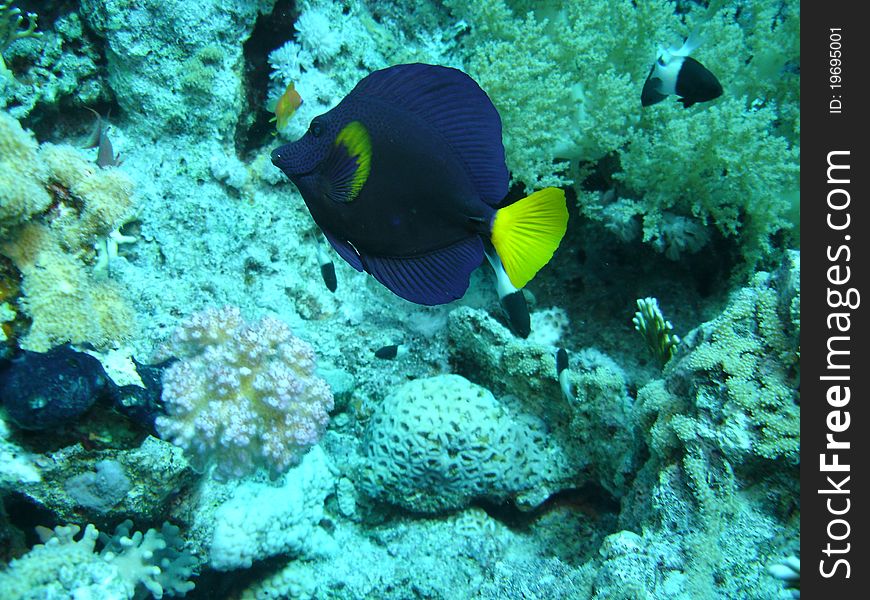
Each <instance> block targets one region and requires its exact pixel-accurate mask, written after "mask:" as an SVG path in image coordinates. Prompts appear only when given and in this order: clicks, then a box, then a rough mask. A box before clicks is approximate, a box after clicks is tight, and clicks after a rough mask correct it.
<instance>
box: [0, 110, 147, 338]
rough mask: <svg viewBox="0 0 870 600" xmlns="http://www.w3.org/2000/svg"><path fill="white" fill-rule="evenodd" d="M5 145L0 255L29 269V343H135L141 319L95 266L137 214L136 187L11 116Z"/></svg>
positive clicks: (0, 134)
mask: <svg viewBox="0 0 870 600" xmlns="http://www.w3.org/2000/svg"><path fill="white" fill-rule="evenodd" d="M0 147H2V148H3V152H2V154H0V155H2V157H3V159H2V160H3V161H4V162H3V165H2V168H0V231H3V232H4V237H3V240H2V242H0V253H2V254H3V255H4V256H7V257H8V258H10V259H11V260H12V262H13V263H14V265H15V267H16V268H17V269H18V270H19V271H20V272H21V275H22V283H21V291H22V294H23V297H22V298H21V300H20V303H19V304H20V308H22V309H23V312H24V313H25V314H26V315H27V316H28V317H29V318H30V319H31V321H32V322H31V325H30V330H29V331H28V333H27V335H26V336H24V338H23V339H22V340H21V346H22V347H24V348H28V349H31V350H37V351H46V350H48V349H50V348H51V347H53V346H56V345H58V344H62V343H64V342H74V343H82V342H89V343H91V344H93V345H94V346H96V347H99V348H106V347H109V346H111V345H113V344H117V343H119V342H121V341H123V340H125V339H128V338H129V337H130V336H132V335H133V334H134V332H135V331H136V320H135V317H134V314H133V310H132V307H131V306H130V305H129V303H128V301H127V300H126V298H125V294H124V291H123V290H122V289H121V288H120V287H119V286H118V285H117V283H116V282H114V281H112V280H107V279H105V278H103V277H101V276H99V274H97V273H95V272H94V270H93V269H92V268H91V267H92V263H93V262H94V260H95V259H96V254H95V247H96V246H97V245H98V242H99V241H100V240H101V239H102V238H105V237H106V236H108V235H109V233H110V232H111V231H113V230H116V229H118V228H119V227H120V226H121V225H122V224H123V223H124V222H126V221H127V220H128V219H130V218H131V216H132V204H133V199H132V182H131V181H130V179H129V178H128V176H127V175H126V174H125V173H124V172H123V171H121V170H119V169H116V168H107V169H101V168H98V167H97V166H96V165H94V164H91V163H89V162H88V161H87V160H85V158H83V157H82V154H81V153H80V152H79V151H78V150H76V149H75V148H73V147H71V146H66V145H55V144H49V143H45V144H42V145H37V143H36V142H35V140H34V139H33V137H32V134H30V133H29V132H26V131H24V130H23V129H22V128H21V126H20V125H19V124H18V122H17V121H16V120H15V119H13V118H11V117H10V116H9V115H7V114H5V113H0Z"/></svg>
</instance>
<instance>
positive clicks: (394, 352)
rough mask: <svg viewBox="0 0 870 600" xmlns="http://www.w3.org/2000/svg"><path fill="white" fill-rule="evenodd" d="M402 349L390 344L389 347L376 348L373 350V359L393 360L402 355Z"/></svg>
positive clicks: (397, 345)
mask: <svg viewBox="0 0 870 600" xmlns="http://www.w3.org/2000/svg"><path fill="white" fill-rule="evenodd" d="M403 350H404V349H403V348H402V346H401V345H399V344H391V345H389V346H384V347H382V348H378V349H377V350H375V357H376V358H382V359H384V360H393V359H394V358H396V357H397V356H399V354H404V351H403Z"/></svg>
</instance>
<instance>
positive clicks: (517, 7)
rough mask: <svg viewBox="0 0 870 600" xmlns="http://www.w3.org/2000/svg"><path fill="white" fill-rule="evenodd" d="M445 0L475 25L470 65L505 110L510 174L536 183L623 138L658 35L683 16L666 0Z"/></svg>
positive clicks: (566, 176) (467, 54) (468, 42)
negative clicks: (538, 0) (564, 0)
mask: <svg viewBox="0 0 870 600" xmlns="http://www.w3.org/2000/svg"><path fill="white" fill-rule="evenodd" d="M444 4H445V5H446V6H447V7H448V8H450V9H451V11H452V13H453V15H454V16H455V17H457V18H460V19H463V20H464V21H465V22H467V23H468V24H469V25H470V31H469V34H468V35H467V36H465V37H463V38H462V47H461V48H460V53H461V55H462V56H463V58H464V68H465V70H466V71H467V72H468V73H469V74H470V75H471V76H472V77H474V78H475V79H476V80H477V81H478V82H479V83H480V85H481V87H482V88H483V89H484V90H486V91H487V93H488V94H489V95H490V97H491V98H492V100H493V103H494V104H495V106H496V108H498V110H499V113H500V114H501V117H502V123H503V126H504V143H505V152H506V155H507V163H508V168H509V169H510V171H511V173H512V176H513V180H514V182H520V183H523V184H525V185H526V186H528V187H532V188H537V187H541V186H545V185H565V184H569V183H571V181H572V175H571V173H570V170H571V165H572V163H571V161H574V162H575V163H576V161H577V160H581V159H582V160H597V159H599V158H601V157H602V156H604V155H605V154H607V153H608V152H610V151H612V150H614V149H616V148H618V147H619V146H621V145H622V144H624V143H625V141H626V140H627V139H628V135H629V134H630V133H631V131H632V130H633V128H634V127H635V126H636V124H637V122H638V116H639V110H638V109H639V94H640V92H639V90H640V85H641V84H642V83H643V78H644V77H645V76H646V72H647V70H648V69H649V64H650V63H651V61H652V58H653V51H654V49H655V43H656V40H657V37H658V36H659V35H663V34H666V32H669V31H671V30H672V29H673V26H674V25H678V20H677V19H676V17H675V15H674V14H673V7H672V6H671V5H669V4H668V3H666V2H661V1H654V2H642V3H637V5H635V4H634V3H632V2H630V1H629V0H622V1H619V2H594V1H578V2H572V3H566V4H565V5H564V6H562V3H553V2H543V3H522V2H513V3H508V2H505V1H503V0H487V1H483V2H462V1H460V0H446V1H445V2H444ZM533 8H534V10H532V9H533ZM614 31H619V34H618V35H614V34H613V32H614Z"/></svg>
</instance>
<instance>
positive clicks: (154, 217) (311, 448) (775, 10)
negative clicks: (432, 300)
mask: <svg viewBox="0 0 870 600" xmlns="http://www.w3.org/2000/svg"><path fill="white" fill-rule="evenodd" d="M13 3H14V4H16V5H17V6H18V7H20V8H21V11H22V13H26V12H28V11H29V10H30V11H32V10H35V11H37V12H38V13H39V20H38V27H36V28H34V27H33V26H34V25H35V23H36V21H35V19H28V18H25V19H23V20H22V21H20V22H19V21H18V17H19V16H21V17H23V16H24V14H21V15H18V14H17V13H16V12H15V11H14V10H13V7H12V4H13ZM13 3H10V2H8V1H5V0H0V51H2V58H3V60H2V61H0V254H2V257H0V332H2V333H0V370H3V369H11V368H13V362H12V361H13V360H15V357H16V356H22V355H23V356H24V357H26V356H29V354H28V353H29V352H47V351H50V350H51V349H52V348H54V347H56V346H58V345H62V344H65V343H68V342H69V343H72V344H73V345H74V346H76V349H77V350H79V351H87V352H88V353H89V354H92V355H93V356H94V357H95V358H97V359H98V360H99V361H100V362H101V363H102V364H103V366H104V368H105V371H106V374H107V375H108V377H109V378H111V379H113V380H114V383H109V382H107V385H109V386H110V387H111V388H112V390H113V394H112V395H113V396H114V397H113V400H114V404H111V405H110V403H108V402H101V401H99V400H100V398H97V397H96V395H95V394H96V392H95V391H94V390H93V389H91V390H84V391H83V392H84V393H83V397H82V398H81V400H82V402H81V403H79V408H81V407H84V406H90V408H89V409H87V410H86V411H85V412H84V413H83V414H80V415H79V416H78V417H76V418H75V420H73V415H72V413H69V414H66V417H65V418H55V419H54V420H51V421H46V423H47V428H43V429H41V430H32V429H28V428H27V427H28V425H27V422H26V420H22V419H20V418H16V419H13V418H12V417H15V416H16V415H15V414H12V413H14V412H15V411H14V410H10V405H7V406H6V408H5V409H4V411H2V412H3V414H0V493H2V498H0V499H2V502H3V504H2V508H0V548H2V549H3V558H4V561H9V564H8V566H7V567H6V568H5V570H3V571H2V572H0V589H2V592H0V595H4V594H5V595H10V596H12V597H36V596H38V597H52V596H54V597H72V596H75V597H86V596H100V597H103V596H109V597H120V598H126V597H137V598H141V597H143V596H148V595H152V596H155V597H160V596H161V595H164V596H169V595H172V594H176V595H181V594H184V593H185V592H190V588H191V587H192V584H191V583H189V580H190V579H191V577H192V576H193V573H194V572H195V571H196V568H197V567H199V568H201V569H202V570H203V574H202V584H201V585H200V584H199V583H198V584H197V586H198V588H200V589H196V590H195V591H194V592H193V595H195V596H197V597H198V596H200V595H202V596H206V595H207V596H220V597H240V598H276V597H287V598H304V599H314V598H351V597H353V598H384V599H395V600H398V599H405V598H421V597H425V598H432V599H433V600H435V599H438V600H441V599H450V600H454V599H461V598H478V599H480V600H496V599H498V600H504V599H505V598H519V597H526V598H554V599H555V598H560V599H565V600H568V599H576V598H599V599H602V600H604V599H611V598H639V597H644V598H651V599H656V600H658V599H662V600H663V599H666V598H667V599H669V600H670V599H677V600H683V599H686V598H711V597H716V598H750V599H759V600H761V599H765V600H766V599H769V598H786V597H793V595H794V594H796V593H799V590H798V589H795V588H796V586H799V558H797V557H798V556H799V551H800V504H799V501H798V498H799V492H800V484H799V478H798V475H799V451H800V437H799V417H800V397H799V384H800V381H799V371H800V346H799V335H800V270H799V267H800V264H799V263H800V254H799V250H798V249H797V248H799V242H800V239H799V235H798V228H797V224H798V222H799V217H800V215H799V189H798V178H797V174H798V170H797V169H798V158H799V152H800V110H799V109H800V94H799V89H800V88H799V83H800V46H799V24H800V19H799V17H800V6H799V3H798V2H797V1H796V0H782V1H780V2H773V3H764V2H760V1H758V0H723V1H717V2H710V3H698V2H685V1H683V0H637V1H632V0H615V1H613V2H602V1H598V0H571V1H570V2H561V1H556V0H480V1H475V2H466V1H462V0H439V1H430V0H426V1H414V0H339V1H335V0H296V1H293V0H256V1H255V2H244V3H226V2H218V0H170V1H168V2H166V1H160V0H138V1H136V2H131V1H130V0H81V1H80V2H53V3H42V4H40V5H39V7H37V8H33V7H34V6H35V4H34V3H32V2H30V3H25V2H23V1H22V2H13ZM28 30H30V31H31V32H32V33H36V32H39V34H40V35H38V36H25V37H20V35H21V34H25V33H27V32H28ZM690 34H697V37H698V38H699V39H702V40H703V41H702V43H701V45H700V46H698V48H697V49H696V50H694V51H693V54H692V56H693V57H697V59H698V60H699V61H701V62H702V63H703V64H704V65H705V66H706V67H707V68H709V69H710V70H711V71H712V72H713V73H714V74H715V76H716V77H717V78H718V79H719V80H720V81H721V83H722V86H723V95H722V96H721V97H720V98H717V99H714V100H712V101H710V102H703V103H699V104H696V105H694V106H691V107H689V108H683V106H681V105H680V104H679V103H678V102H677V101H676V99H675V97H674V96H670V97H668V98H666V99H665V100H663V101H662V102H660V103H658V104H656V105H655V106H648V107H642V106H641V101H640V97H641V90H642V88H643V84H644V81H645V79H646V77H647V75H648V74H649V72H650V68H651V66H652V64H653V61H654V60H655V57H656V48H657V46H658V45H659V44H661V45H662V46H665V47H668V46H679V45H680V44H681V43H682V41H683V40H684V39H686V38H687V37H688V36H689V35H690ZM412 62H425V63H430V64H440V65H446V66H451V67H456V68H460V69H462V70H463V71H465V72H467V73H469V74H470V75H471V76H472V77H473V78H474V79H475V80H476V81H478V82H479V83H480V85H481V87H482V88H483V89H484V90H485V91H486V93H487V94H488V95H489V96H490V98H491V99H492V101H493V103H494V105H495V106H496V107H497V109H498V111H499V114H500V116H501V121H502V130H503V141H504V147H505V152H506V161H507V166H508V168H509V170H510V173H511V183H512V187H511V190H510V192H509V194H508V197H507V198H506V199H505V203H508V202H510V201H512V200H513V199H514V198H515V197H517V196H518V195H519V194H521V192H522V188H538V187H541V186H544V185H557V186H560V187H562V188H563V189H565V191H566V194H567V197H568V198H569V199H571V202H572V203H573V202H575V199H576V205H574V209H573V212H574V213H575V215H572V218H571V220H570V223H569V226H568V231H567V233H566V237H565V241H564V243H563V244H562V247H561V248H560V249H559V251H558V252H557V253H556V255H555V256H554V257H553V261H552V262H551V263H550V265H549V266H548V267H547V268H546V269H544V270H542V271H541V273H540V275H539V277H537V278H536V279H535V281H534V282H533V284H532V285H530V286H528V287H527V288H525V289H524V290H523V292H522V293H523V294H524V296H525V298H526V301H527V303H528V306H529V308H530V310H531V318H530V320H531V325H532V332H531V334H530V335H529V337H528V339H525V340H523V339H519V338H517V337H516V336H514V335H512V333H511V332H510V330H509V329H508V328H507V327H506V325H505V318H504V314H503V313H502V311H501V308H500V306H499V301H498V297H497V294H496V292H495V290H494V289H493V285H492V274H491V272H490V271H488V270H487V269H486V267H484V268H482V269H479V270H477V271H476V272H475V273H473V274H472V277H471V280H472V283H471V286H470V287H469V290H468V293H467V294H466V295H465V297H464V298H463V299H462V300H460V301H458V302H456V303H451V304H448V305H445V306H440V307H435V308H430V307H420V306H415V305H411V304H409V303H407V302H405V301H403V300H401V299H399V298H397V297H395V296H393V295H392V294H390V293H389V292H388V291H386V290H384V289H383V288H382V287H381V286H379V285H376V284H373V283H372V281H371V279H370V278H368V277H367V276H366V275H365V274H361V273H358V272H356V271H355V270H354V269H353V268H352V267H350V266H349V265H347V264H345V263H344V262H343V261H338V260H336V261H335V275H336V282H337V287H335V286H332V287H327V285H324V282H323V280H322V278H321V275H320V264H321V259H322V257H323V255H325V254H328V253H329V252H331V250H330V249H329V248H328V246H326V245H324V244H323V241H322V239H320V238H322V236H320V233H319V232H318V231H317V227H316V225H315V224H314V222H313V220H312V219H311V216H310V214H309V213H308V212H307V211H306V210H305V206H304V203H303V200H302V198H301V196H300V195H299V193H298V191H297V190H296V189H295V188H294V186H293V185H292V184H291V183H290V182H288V181H286V178H284V177H283V176H282V174H281V173H280V171H279V170H278V169H276V168H274V166H273V165H272V164H271V162H270V160H269V154H270V151H271V150H272V149H273V148H274V147H275V146H277V145H278V144H279V143H280V141H284V140H292V139H295V138H297V137H298V136H300V135H301V134H302V133H303V132H305V131H306V129H307V128H308V126H309V123H310V122H311V119H312V118H313V117H314V116H316V115H318V114H321V113H323V112H324V111H326V110H328V109H330V108H331V107H333V106H335V105H336V104H337V103H338V102H339V101H340V100H341V99H342V98H343V97H344V96H345V95H346V94H347V93H348V92H349V91H350V90H351V89H352V87H353V86H354V85H355V84H356V83H357V82H358V81H360V80H361V79H362V78H363V77H365V76H366V75H368V74H369V73H371V72H372V71H373V70H376V69H380V68H384V67H387V66H390V65H394V64H399V63H412ZM289 84H293V86H294V89H295V90H296V91H297V92H298V93H299V95H300V97H301V99H302V104H301V105H300V106H299V107H298V108H297V110H296V111H295V113H294V114H292V116H290V117H289V118H288V119H287V120H286V123H284V122H283V120H282V121H281V123H280V125H281V126H280V128H279V130H278V131H275V128H274V126H273V125H271V124H270V123H269V121H268V119H269V118H270V117H271V116H272V112H271V111H272V109H274V108H275V102H276V101H277V99H278V97H279V96H280V95H281V94H282V93H283V92H284V91H285V90H286V89H287V86H288V85H289ZM86 107H87V108H93V109H95V110H97V111H98V112H99V113H100V114H102V115H106V116H105V119H106V121H105V122H104V123H106V122H108V121H109V120H111V124H110V125H104V126H101V127H100V130H101V131H102V132H103V133H104V134H105V133H106V132H108V135H111V138H112V143H113V145H114V147H115V148H116V149H118V150H120V151H121V159H122V161H118V160H114V159H115V158H116V156H115V153H114V152H113V153H112V154H113V156H112V159H113V160H112V161H111V165H110V166H106V167H102V166H101V164H105V163H106V162H108V161H106V160H101V159H100V158H99V152H98V151H97V150H94V149H91V148H81V146H82V145H87V144H83V142H82V138H84V137H85V136H86V131H87V130H88V129H90V127H91V125H92V116H91V113H90V112H89V111H87V110H84V109H85V108H86ZM106 127H108V129H106ZM105 154H107V153H104V158H106V156H105ZM95 158H96V159H97V160H98V161H100V162H99V163H98V162H95ZM118 162H121V164H117V163H118ZM427 167H428V165H419V168H427ZM573 217H576V218H573ZM318 240H320V242H319V244H320V246H318ZM333 258H334V257H333ZM653 297H654V298H657V299H658V303H659V304H660V305H661V307H662V309H664V310H665V312H666V314H667V317H668V319H665V318H664V316H663V315H662V314H661V311H659V310H656V306H654V305H653V303H652V302H650V301H646V302H644V303H643V304H642V305H640V306H635V300H636V299H637V298H653ZM227 305H232V306H238V307H239V308H237V309H236V308H232V309H231V308H224V309H215V308H208V307H215V306H227ZM637 309H640V311H639V313H640V314H639V315H637V320H638V323H637V324H636V325H637V326H638V329H640V330H641V334H642V335H644V336H645V337H641V336H639V335H638V331H636V330H635V329H634V328H633V327H632V320H631V317H632V314H633V313H634V311H635V310H637ZM190 315H193V316H190ZM242 315H244V316H245V318H243V317H242ZM669 320H671V321H672V324H673V326H670V325H669V324H670V322H671V321H669ZM291 330H292V332H293V334H291V333H290V332H291ZM675 331H679V332H680V334H683V333H684V332H689V333H688V334H687V335H685V336H682V339H681V340H680V342H679V344H676V339H675V336H674V332H675ZM173 332H175V333H173ZM297 336H298V337H297ZM302 339H304V340H305V342H303V341H301V340H302ZM166 340H168V342H167V341H166ZM309 344H310V345H309ZM385 346H395V347H399V348H401V350H402V351H401V352H400V353H397V355H396V356H395V357H394V358H393V359H392V360H383V359H381V358H379V357H378V355H377V354H376V351H377V350H378V349H379V348H382V347H385ZM648 346H649V347H648ZM650 347H651V348H652V349H653V355H651V354H650V352H649V350H650ZM312 348H314V349H316V354H317V363H318V368H315V360H314V355H315V351H314V350H313V349H312ZM22 349H23V350H22ZM557 352H558V353H559V354H558V356H559V357H560V361H559V365H560V369H559V371H560V372H559V373H557V372H556V360H555V359H554V354H556V353H557ZM155 359H158V360H162V361H163V362H159V363H157V364H144V363H152V361H154V360H155ZM163 359H165V360H163ZM37 379H39V380H41V381H48V380H49V379H48V377H42V376H40V377H39V378H37ZM58 398H59V396H55V397H53V399H54V400H55V401H57V400H58ZM30 399H31V398H29V396H27V395H21V394H19V395H18V397H17V398H16V400H17V401H18V403H19V404H23V403H27V405H28V406H27V410H26V411H25V412H26V413H27V414H28V415H29V416H31V417H34V418H37V417H38V416H39V415H38V414H37V413H38V411H34V410H30V409H31V408H32V407H31V406H30V404H31V403H30V402H29V400H30ZM95 400H96V401H95ZM13 404H14V402H13ZM119 413H120V414H119ZM66 423H69V426H67V427H63V425H64V424H66ZM158 433H159V434H161V437H163V438H165V440H164V439H158V438H157V437H153V436H155V435H157V434H158ZM176 444H177V445H176ZM127 519H129V520H130V521H132V524H131V523H129V522H125V521H126V520H127ZM164 522H171V523H174V524H175V525H176V526H177V527H178V528H180V530H176V529H175V527H174V526H165V527H164V529H163V530H162V531H156V530H154V529H151V530H148V528H149V527H159V524H160V523H164ZM36 523H44V524H50V525H51V526H56V525H62V524H65V523H70V524H73V523H75V524H77V525H71V526H69V527H68V528H67V527H58V528H57V529H55V530H54V532H53V533H50V532H49V531H48V530H45V529H40V531H41V535H42V537H43V538H44V539H45V542H44V543H42V544H37V545H36V546H35V547H34V548H33V549H32V550H31V551H30V552H29V553H28V552H27V550H28V547H29V546H31V545H32V544H33V542H34V539H35V538H34V536H33V535H32V533H31V532H32V531H33V525H34V524H36ZM86 523H91V524H92V525H86ZM118 523H122V525H121V526H120V527H119V528H118V529H117V530H115V527H116V526H117V525H118ZM133 524H135V525H133ZM79 528H81V529H79ZM97 529H99V530H104V531H107V532H110V531H113V530H115V534H114V535H112V536H109V535H102V536H100V535H98V534H97ZM135 529H139V530H140V531H141V532H143V533H133V531H134V530H135ZM182 536H183V540H182V539H181V538H182ZM164 542H165V544H166V545H165V546H164ZM182 547H183V548H184V549H183V550H182ZM795 578H797V579H795ZM5 595H4V597H5Z"/></svg>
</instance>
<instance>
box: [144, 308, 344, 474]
mask: <svg viewBox="0 0 870 600" xmlns="http://www.w3.org/2000/svg"><path fill="white" fill-rule="evenodd" d="M165 352H166V353H168V354H172V355H175V356H178V357H179V358H181V359H182V360H179V361H178V362H176V363H174V364H173V365H172V366H171V367H169V368H168V369H167V370H166V372H165V373H164V377H163V402H164V403H165V405H166V411H167V415H165V416H161V417H158V418H157V423H156V424H157V430H158V431H159V432H160V435H161V436H162V437H164V438H168V439H170V440H171V441H172V442H173V443H174V444H176V445H177V446H181V447H182V448H184V449H185V450H186V451H187V452H188V453H189V454H190V455H191V457H192V459H193V460H194V461H195V462H196V463H198V464H199V466H205V465H207V464H215V465H216V467H217V474H218V475H220V476H223V477H240V476H243V475H246V474H249V473H252V472H253V471H255V470H256V469H257V468H259V467H263V468H265V469H267V470H269V471H270V472H271V473H273V474H280V473H284V472H285V471H287V470H288V469H289V468H290V467H292V466H293V465H295V464H297V463H298V462H299V461H300V460H301V458H302V457H303V456H304V455H305V453H306V452H307V451H308V449H309V448H310V447H311V446H313V445H314V444H316V443H317V441H318V440H319V439H320V437H321V436H322V435H323V432H324V430H325V429H326V425H327V423H328V422H329V411H330V410H332V408H333V398H332V393H331V392H330V390H329V386H328V385H327V384H326V382H325V381H324V380H323V379H320V378H319V377H317V376H316V375H315V374H314V369H315V362H314V351H313V350H312V349H311V346H309V345H308V344H306V343H305V342H303V341H302V340H300V339H299V338H297V337H295V336H294V335H293V334H291V333H290V329H289V328H288V327H287V325H285V324H284V323H282V322H281V321H279V320H278V319H275V318H274V317H264V318H263V319H261V320H260V321H259V322H257V323H253V324H249V323H245V322H244V320H243V319H242V315H241V313H240V311H239V310H238V309H237V308H233V307H225V308H222V309H208V310H206V311H204V312H202V313H198V314H196V315H193V316H192V317H190V318H189V319H188V320H187V321H186V322H185V323H184V324H183V325H182V326H181V327H179V328H178V330H177V331H176V332H175V335H174V337H173V338H172V339H171V340H170V342H169V344H168V345H167V348H166V349H165Z"/></svg>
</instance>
